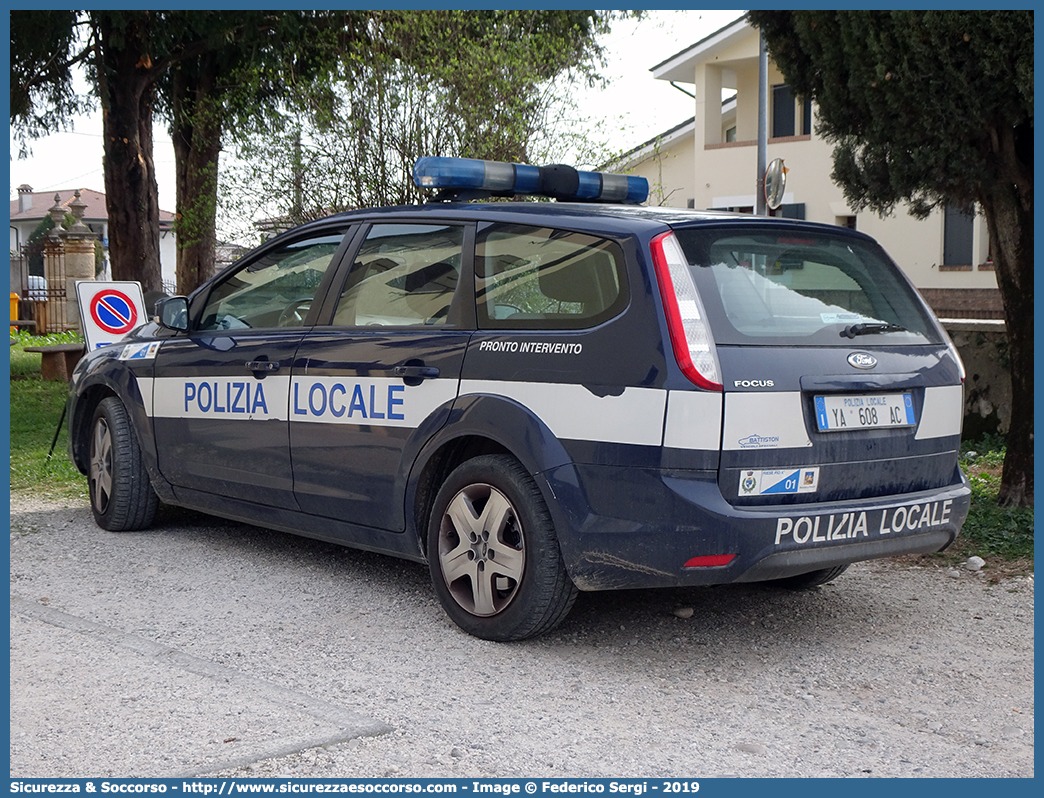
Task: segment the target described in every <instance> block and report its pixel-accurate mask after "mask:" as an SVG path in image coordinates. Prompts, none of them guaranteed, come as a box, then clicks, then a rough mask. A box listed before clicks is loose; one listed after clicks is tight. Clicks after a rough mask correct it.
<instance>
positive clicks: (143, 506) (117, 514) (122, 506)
mask: <svg viewBox="0 0 1044 798" xmlns="http://www.w3.org/2000/svg"><path fill="white" fill-rule="evenodd" d="M88 480H89V489H90V497H91V510H92V511H93V512H94V520H95V522H96V523H97V524H98V526H100V527H101V528H102V529H108V530H110V531H112V532H127V531H130V530H134V529H144V528H146V527H148V526H149V525H150V524H151V523H152V520H153V518H155V516H156V506H157V505H158V504H159V499H158V498H157V497H156V492H155V491H154V490H153V489H152V483H151V482H150V481H149V475H148V473H147V472H146V471H145V464H144V463H143V462H142V458H141V449H140V448H139V446H138V438H137V436H136V435H135V434H134V430H133V429H132V428H131V424H130V418H128V416H127V409H126V408H125V407H124V406H123V403H122V402H121V401H120V400H119V399H117V398H116V397H115V396H110V397H109V398H107V399H104V400H102V402H101V403H100V404H99V405H98V408H97V409H96V410H95V411H94V418H93V419H92V420H91V448H90V468H89V471H88Z"/></svg>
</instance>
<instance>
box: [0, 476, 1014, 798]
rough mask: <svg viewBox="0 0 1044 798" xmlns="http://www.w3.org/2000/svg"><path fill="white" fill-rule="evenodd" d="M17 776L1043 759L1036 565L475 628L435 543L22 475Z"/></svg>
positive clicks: (14, 656)
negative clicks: (99, 503)
mask: <svg viewBox="0 0 1044 798" xmlns="http://www.w3.org/2000/svg"><path fill="white" fill-rule="evenodd" d="M10 572H11V596H12V603H11V775H12V776H18V777H27V778H28V777H102V776H141V777H172V776H187V775H209V776H234V777H325V778H333V777H384V776H392V777H454V778H478V777H485V778H493V777H502V778H506V777H566V776H569V777H596V776H614V777H657V776H663V777H685V778H690V777H692V778H709V777H718V776H742V777H766V776H769V777H772V776H845V777H848V776H851V777H1031V776H1033V775H1034V769H1033V715H1034V702H1033V687H1034V683H1033V577H1032V576H1023V577H1012V578H1004V579H1002V580H1000V581H999V582H998V583H995V584H994V583H991V581H990V579H989V577H988V576H987V574H989V573H990V569H989V563H987V567H986V569H984V570H981V571H978V572H974V571H970V570H967V569H964V568H961V569H950V568H948V567H936V566H930V567H917V566H914V565H911V564H910V563H908V562H902V563H900V562H891V561H881V562H874V563H864V564H859V565H856V566H853V567H852V568H851V569H850V570H849V572H848V573H847V574H845V575H844V576H842V577H841V578H840V579H839V580H838V581H837V582H835V583H833V584H830V585H827V586H825V587H822V588H818V589H815V590H812V591H808V592H804V593H789V592H783V591H779V590H774V589H769V588H764V587H759V586H753V585H746V586H727V587H717V588H700V589H677V590H658V591H629V592H617V593H600V594H581V596H580V598H579V599H578V601H577V604H576V606H575V608H574V610H573V612H572V614H571V615H570V617H569V618H568V619H567V620H566V622H565V623H564V624H563V625H562V626H561V627H559V628H558V629H557V630H555V631H554V632H552V633H550V634H548V635H546V636H544V637H542V638H539V639H537V640H533V641H529V642H525V643H520V644H518V643H516V644H496V643H489V642H486V641H482V640H477V639H475V638H471V637H469V636H467V635H465V634H463V633H462V632H460V631H459V630H457V628H456V627H455V626H453V625H452V624H451V623H450V621H449V620H448V619H447V618H446V616H445V615H444V614H443V612H442V610H441V608H440V607H439V606H438V604H437V602H436V600H435V598H434V594H433V592H432V590H431V587H430V585H429V583H428V575H427V571H426V569H425V568H424V567H423V566H419V565H416V564H412V563H405V562H402V561H399V560H394V559H391V558H387V557H381V556H377V555H371V554H368V553H364V552H356V551H351V550H348V549H342V548H338V547H335V546H331V545H327V544H323V543H317V542H314V541H309V540H305V539H301V538H296V537H292V536H288V535H284V534H281V533H276V532H269V531H265V530H261V529H257V528H254V527H250V526H245V525H240V524H235V523H231V522H225V521H221V520H217V519H213V518H208V517H206V516H201V515H196V514H193V513H187V512H181V511H166V512H165V513H164V514H163V515H162V516H161V519H160V523H159V524H158V528H157V529H155V530H153V531H150V532H146V533H134V534H127V533H125V534H112V533H108V532H104V531H102V530H100V529H98V528H97V527H95V526H94V524H93V521H92V519H91V515H90V511H89V510H88V508H87V507H85V506H81V505H77V506H69V505H68V504H66V505H64V506H63V505H61V504H55V503H53V502H43V501H40V500H37V499H34V498H32V497H26V496H18V495H16V496H12V507H11V568H10Z"/></svg>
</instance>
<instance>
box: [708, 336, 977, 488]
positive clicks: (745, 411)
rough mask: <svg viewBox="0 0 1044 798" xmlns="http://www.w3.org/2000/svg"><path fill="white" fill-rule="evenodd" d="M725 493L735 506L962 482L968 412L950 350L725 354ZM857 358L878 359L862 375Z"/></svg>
mask: <svg viewBox="0 0 1044 798" xmlns="http://www.w3.org/2000/svg"><path fill="white" fill-rule="evenodd" d="M718 356H719V359H720V361H721V367H722V373H723V381H724V384H725V402H724V406H725V410H724V425H723V434H722V456H721V467H720V470H719V486H720V488H721V492H722V495H723V496H724V497H725V499H726V500H727V501H728V502H730V503H731V504H737V505H747V506H757V505H763V504H800V503H805V502H830V501H842V500H851V499H863V498H871V497H878V496H894V495H900V494H904V493H914V492H918V491H923V490H930V489H933V488H942V487H945V486H947V485H952V484H957V483H959V482H960V475H959V473H958V471H957V449H958V446H959V442H960V430H961V416H962V406H963V396H962V388H961V384H960V381H959V376H958V373H957V369H956V367H955V366H954V365H953V364H952V361H950V360H949V359H948V358H947V357H946V348H945V347H939V346H923V347H915V348H910V349H906V350H890V351H889V350H884V349H873V350H871V349H861V350H850V349H848V348H840V349H822V348H799V349H785V348H770V349H768V350H764V349H761V350H759V349H757V348H751V347H725V346H719V347H718ZM853 356H856V357H857V358H859V359H865V358H872V359H874V360H876V361H877V365H876V367H875V373H872V374H871V373H858V372H855V369H853V368H852V367H851V365H850V363H849V361H850V360H851V359H852V357H853Z"/></svg>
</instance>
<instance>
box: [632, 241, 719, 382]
mask: <svg viewBox="0 0 1044 798" xmlns="http://www.w3.org/2000/svg"><path fill="white" fill-rule="evenodd" d="M650 248H651V250H652V259H653V266H654V268H655V269H656V281H657V282H658V283H659V284H660V297H661V298H662V299H663V310H664V313H665V314H666V315H667V329H668V330H669V331H670V335H671V346H672V347H673V349H674V357H675V359H676V360H677V361H678V367H679V368H680V369H681V370H682V373H683V374H685V376H686V377H688V378H689V379H690V380H691V381H692V382H693V383H694V384H696V385H698V386H699V387H701V388H704V389H706V390H708V391H720V390H722V385H721V376H720V375H721V369H720V367H719V366H718V355H717V352H716V350H715V347H714V338H713V337H712V336H711V331H710V326H709V325H708V323H707V314H706V312H705V311H704V309H703V303H702V302H700V295H699V293H698V292H697V291H696V284H695V283H694V282H693V279H692V274H691V273H690V272H689V261H688V260H687V259H686V257H685V253H684V252H682V248H681V244H679V243H678V239H677V237H675V235H674V233H664V234H663V235H661V236H657V237H656V238H654V239H653V241H652V244H651V245H650Z"/></svg>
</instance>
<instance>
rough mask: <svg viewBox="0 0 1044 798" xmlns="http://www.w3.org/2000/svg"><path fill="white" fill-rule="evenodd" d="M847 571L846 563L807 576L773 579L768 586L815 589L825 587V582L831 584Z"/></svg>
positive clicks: (799, 575) (809, 573) (812, 572)
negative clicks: (820, 586)
mask: <svg viewBox="0 0 1044 798" xmlns="http://www.w3.org/2000/svg"><path fill="white" fill-rule="evenodd" d="M847 570H848V565H847V563H846V564H845V565H838V566H835V567H833V568H820V569H819V570H818V571H809V572H808V573H807V574H798V575H797V576H787V577H784V578H783V579H773V580H771V581H770V582H769V583H768V584H770V585H774V586H775V587H785V588H787V589H789V590H806V589H808V588H810V587H817V586H819V585H825V584H826V583H827V582H833V581H834V580H835V579H837V578H838V577H839V576H841V574H843V573H844V572H845V571H847Z"/></svg>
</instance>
